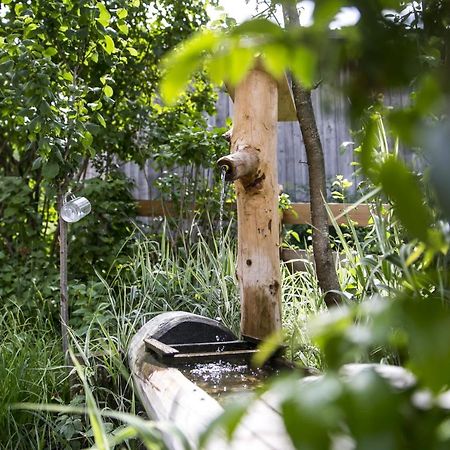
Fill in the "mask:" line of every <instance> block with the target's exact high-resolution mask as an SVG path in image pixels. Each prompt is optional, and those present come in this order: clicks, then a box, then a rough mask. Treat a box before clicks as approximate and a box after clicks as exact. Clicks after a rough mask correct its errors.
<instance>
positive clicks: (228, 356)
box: [144, 312, 258, 366]
mask: <svg viewBox="0 0 450 450" xmlns="http://www.w3.org/2000/svg"><path fill="white" fill-rule="evenodd" d="M153 321H154V322H153ZM149 323H152V324H153V325H152V326H150V325H149V324H147V325H146V326H145V327H146V329H147V333H146V336H144V343H145V349H146V351H147V352H150V353H151V354H152V355H153V356H154V357H155V358H156V359H157V360H158V361H161V362H163V363H165V364H168V365H171V366H174V365H175V366H176V365H179V364H185V363H191V362H212V361H217V360H221V361H234V362H239V361H243V362H249V361H250V359H251V358H252V356H253V355H254V354H255V353H256V352H257V351H258V350H257V349H256V346H257V343H258V342H257V341H255V340H239V339H237V337H236V336H235V335H234V334H233V333H232V332H231V331H230V330H229V329H228V328H226V327H224V326H223V325H222V324H221V323H220V322H218V321H217V320H213V319H209V318H206V317H202V316H198V315H196V314H190V313H180V312H176V313H165V314H161V315H160V316H158V317H157V318H155V319H153V320H152V321H150V322H149Z"/></svg>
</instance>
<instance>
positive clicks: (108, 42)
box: [103, 35, 116, 55]
mask: <svg viewBox="0 0 450 450" xmlns="http://www.w3.org/2000/svg"><path fill="white" fill-rule="evenodd" d="M103 42H104V44H105V45H104V48H105V50H106V53H108V54H109V55H110V54H111V53H114V52H115V51H116V46H115V45H114V40H113V38H112V37H111V36H109V35H105V37H104V38H103Z"/></svg>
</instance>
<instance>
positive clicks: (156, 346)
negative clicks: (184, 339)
mask: <svg viewBox="0 0 450 450" xmlns="http://www.w3.org/2000/svg"><path fill="white" fill-rule="evenodd" d="M144 344H145V350H146V351H151V352H153V353H156V354H157V355H158V356H160V357H163V356H174V355H176V354H177V353H178V350H177V349H175V348H173V347H171V346H170V345H166V344H163V343H162V342H159V341H157V340H156V339H152V338H149V337H146V338H144Z"/></svg>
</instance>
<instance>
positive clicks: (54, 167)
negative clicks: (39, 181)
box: [42, 161, 59, 179]
mask: <svg viewBox="0 0 450 450" xmlns="http://www.w3.org/2000/svg"><path fill="white" fill-rule="evenodd" d="M58 173H59V165H58V164H57V163H56V162H53V161H52V162H48V163H47V164H45V165H44V166H43V168H42V176H43V177H44V178H49V179H53V178H55V177H56V175H58Z"/></svg>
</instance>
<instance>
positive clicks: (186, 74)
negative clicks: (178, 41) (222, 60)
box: [161, 30, 219, 103]
mask: <svg viewBox="0 0 450 450" xmlns="http://www.w3.org/2000/svg"><path fill="white" fill-rule="evenodd" d="M218 39H219V37H218V35H217V34H216V33H214V32H213V31H211V30H204V31H202V32H200V33H196V34H194V35H193V36H192V37H191V38H190V39H188V40H187V41H185V43H184V45H183V46H182V47H178V48H176V49H175V50H173V51H171V52H170V53H169V54H168V55H167V56H166V58H165V59H164V60H163V63H162V66H163V68H164V76H163V79H162V81H161V96H162V98H163V100H164V101H165V102H168V103H173V102H174V101H175V100H176V99H177V97H179V96H180V95H181V93H182V92H183V91H184V89H185V88H186V86H187V84H188V82H189V80H190V78H191V76H192V75H193V73H194V72H195V71H196V70H197V69H199V68H200V66H201V65H202V62H203V59H204V56H205V54H206V53H207V52H211V51H212V50H213V48H214V47H215V45H216V44H217V42H218Z"/></svg>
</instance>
